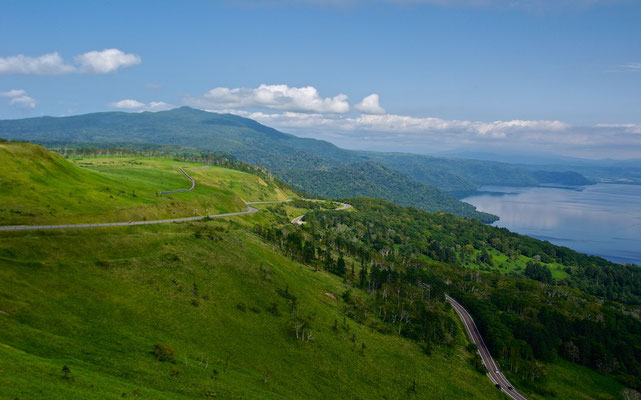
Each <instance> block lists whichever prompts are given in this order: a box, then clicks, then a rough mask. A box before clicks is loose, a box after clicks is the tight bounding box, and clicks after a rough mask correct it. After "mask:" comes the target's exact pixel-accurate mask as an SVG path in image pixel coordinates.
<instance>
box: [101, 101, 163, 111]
mask: <svg viewBox="0 0 641 400" xmlns="http://www.w3.org/2000/svg"><path fill="white" fill-rule="evenodd" d="M109 106H110V107H113V108H120V109H123V110H135V111H166V110H171V109H172V108H174V106H172V105H171V104H167V103H165V102H163V101H151V102H149V103H143V102H140V101H138V100H134V99H123V100H120V101H116V102H113V103H110V104H109Z"/></svg>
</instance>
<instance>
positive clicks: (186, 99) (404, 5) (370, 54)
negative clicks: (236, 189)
mask: <svg viewBox="0 0 641 400" xmlns="http://www.w3.org/2000/svg"><path fill="white" fill-rule="evenodd" d="M639 21H641V1H639V0H522V1H519V0H367V1H366V0H342V1H339V0H265V1H259V0H239V1H231V0H220V1H215V0H208V1H183V2H170V1H162V0H160V1H154V2H151V1H147V2H146V1H136V2H131V1H129V2H121V1H115V0H112V1H109V2H86V1H56V2H51V1H29V0H19V1H15V0H5V1H3V6H2V12H0V38H2V40H0V119H15V118H27V117H37V116H43V115H50V116H67V115H75V114H84V113H89V112H98V111H128V112H142V111H162V110H167V109H171V108H173V107H180V106H184V105H189V106H192V107H196V108H200V109H204V110H208V111H215V112H229V113H234V114H238V115H241V116H245V117H249V118H253V119H256V120H257V121H259V122H261V123H264V124H266V125H269V126H272V127H275V128H277V129H279V130H281V131H284V132H289V133H292V134H295V135H298V136H305V137H314V138H319V139H325V140H329V141H331V142H333V143H335V144H337V145H339V146H342V147H346V148H357V149H370V150H382V151H408V152H414V153H423V154H434V153H443V152H457V151H477V152H488V153H492V152H494V153H506V152H510V153H517V154H518V153H523V154H534V153H537V154H557V155H566V156H573V157H585V158H617V159H624V158H641V23H640V22H639ZM0 136H1V132H0Z"/></svg>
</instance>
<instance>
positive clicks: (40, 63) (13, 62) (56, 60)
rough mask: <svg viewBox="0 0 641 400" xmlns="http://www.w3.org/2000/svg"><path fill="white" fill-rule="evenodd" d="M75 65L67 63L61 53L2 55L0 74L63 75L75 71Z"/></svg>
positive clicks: (0, 58)
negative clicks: (33, 55)
mask: <svg viewBox="0 0 641 400" xmlns="http://www.w3.org/2000/svg"><path fill="white" fill-rule="evenodd" d="M75 70H76V68H75V67H74V66H73V65H69V64H66V63H65V62H64V60H63V59H62V57H60V54H58V53H49V54H44V55H42V56H40V57H27V56H24V55H22V54H19V55H17V56H10V57H0V74H23V75H62V74H68V73H71V72H74V71H75Z"/></svg>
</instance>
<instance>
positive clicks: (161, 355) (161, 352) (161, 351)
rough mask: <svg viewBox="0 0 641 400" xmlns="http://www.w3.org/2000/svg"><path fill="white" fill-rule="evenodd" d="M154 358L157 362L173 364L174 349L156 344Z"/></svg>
mask: <svg viewBox="0 0 641 400" xmlns="http://www.w3.org/2000/svg"><path fill="white" fill-rule="evenodd" d="M154 356H155V357H156V359H157V360H158V361H170V362H174V359H175V357H176V352H175V351H174V348H173V347H171V346H170V345H168V344H164V343H156V344H155V345H154Z"/></svg>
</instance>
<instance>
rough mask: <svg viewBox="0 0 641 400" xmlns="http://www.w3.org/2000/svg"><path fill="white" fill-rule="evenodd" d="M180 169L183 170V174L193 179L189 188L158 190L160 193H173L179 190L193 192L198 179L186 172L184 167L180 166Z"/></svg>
mask: <svg viewBox="0 0 641 400" xmlns="http://www.w3.org/2000/svg"><path fill="white" fill-rule="evenodd" d="M178 169H180V172H182V173H183V175H185V176H186V177H187V179H189V180H190V181H191V187H190V188H189V189H176V190H166V191H162V192H158V194H159V195H163V194H171V193H179V192H191V191H192V190H194V188H195V187H196V181H195V180H194V178H192V177H191V176H189V174H187V173H186V172H185V170H184V169H183V167H178Z"/></svg>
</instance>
